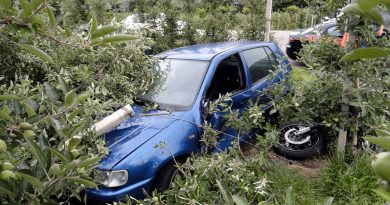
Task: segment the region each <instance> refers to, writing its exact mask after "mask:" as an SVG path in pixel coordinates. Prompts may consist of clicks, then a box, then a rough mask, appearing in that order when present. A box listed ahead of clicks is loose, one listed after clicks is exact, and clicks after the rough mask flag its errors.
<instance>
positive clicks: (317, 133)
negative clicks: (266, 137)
mask: <svg viewBox="0 0 390 205" xmlns="http://www.w3.org/2000/svg"><path fill="white" fill-rule="evenodd" d="M303 126H305V125H302V124H287V125H283V126H281V127H280V128H279V129H278V131H279V142H278V143H277V144H276V145H275V146H274V150H275V151H276V152H277V153H278V154H280V155H282V156H285V157H287V158H289V159H295V160H304V159H308V158H312V157H319V156H321V155H322V154H323V153H324V151H325V148H326V142H325V137H324V135H325V134H324V133H323V130H322V129H321V128H315V130H312V131H310V132H308V133H306V134H302V135H298V136H296V135H295V134H294V131H297V130H299V129H300V128H301V127H303ZM305 127H306V126H305Z"/></svg>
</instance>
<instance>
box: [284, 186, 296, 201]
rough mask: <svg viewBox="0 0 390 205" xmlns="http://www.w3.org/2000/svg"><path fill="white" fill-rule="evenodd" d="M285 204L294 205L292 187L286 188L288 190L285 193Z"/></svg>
mask: <svg viewBox="0 0 390 205" xmlns="http://www.w3.org/2000/svg"><path fill="white" fill-rule="evenodd" d="M286 204H287V205H294V204H295V201H294V193H293V188H292V186H290V187H288V189H287V191H286Z"/></svg>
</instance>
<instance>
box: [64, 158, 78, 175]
mask: <svg viewBox="0 0 390 205" xmlns="http://www.w3.org/2000/svg"><path fill="white" fill-rule="evenodd" d="M79 163H80V160H79V159H76V160H73V161H71V162H69V163H68V164H66V165H65V167H64V169H63V170H62V171H61V174H65V173H68V172H70V171H71V170H72V169H74V168H76V167H77V165H78V164H79ZM61 174H60V175H61Z"/></svg>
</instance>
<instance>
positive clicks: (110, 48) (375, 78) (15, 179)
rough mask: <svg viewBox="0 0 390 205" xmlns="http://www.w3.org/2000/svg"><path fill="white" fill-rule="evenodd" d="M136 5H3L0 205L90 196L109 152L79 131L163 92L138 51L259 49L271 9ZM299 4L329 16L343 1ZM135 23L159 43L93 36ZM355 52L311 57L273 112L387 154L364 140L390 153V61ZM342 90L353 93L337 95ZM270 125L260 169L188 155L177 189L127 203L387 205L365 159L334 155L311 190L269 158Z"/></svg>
mask: <svg viewBox="0 0 390 205" xmlns="http://www.w3.org/2000/svg"><path fill="white" fill-rule="evenodd" d="M130 2H133V1H121V2H119V1H112V2H109V3H107V2H104V1H96V0H89V1H68V0H67V1H55V0H53V1H44V0H32V1H27V0H20V1H11V0H1V1H0V56H1V58H0V66H1V70H0V82H1V86H0V164H1V166H0V203H2V204H58V203H68V204H69V203H71V201H70V200H71V199H72V200H73V198H76V199H78V200H80V201H81V200H82V199H81V198H80V192H81V190H82V189H83V188H86V187H91V188H94V187H96V186H97V185H96V184H95V183H94V181H93V179H92V177H93V174H94V169H95V168H96V166H97V164H98V162H99V160H100V159H101V158H102V157H104V156H105V154H107V153H108V150H107V149H106V148H104V140H103V138H101V137H99V136H96V134H95V133H93V132H91V133H89V132H84V131H85V130H88V128H89V127H90V125H91V124H92V123H93V122H94V121H96V120H97V119H100V118H102V117H103V116H106V115H107V114H108V113H109V112H110V111H112V110H114V109H116V108H118V107H119V106H122V105H124V104H127V103H131V102H132V99H133V98H134V96H135V95H136V94H137V93H140V92H144V91H145V90H147V89H148V88H149V87H150V86H152V85H153V84H154V83H155V79H156V76H157V75H158V73H155V72H154V71H153V70H152V69H149V68H150V67H151V66H152V65H153V63H154V60H153V59H151V58H150V57H148V56H146V55H145V52H144V51H145V50H148V49H149V48H150V47H152V45H154V52H158V51H162V50H166V49H169V48H173V47H177V46H180V45H189V44H195V43H200V42H212V41H224V40H231V39H250V40H255V39H261V38H262V32H263V29H262V28H263V27H262V25H263V21H262V19H263V13H264V1H253V0H244V1H241V4H234V2H233V1H229V0H219V1H206V0H205V1H170V0H164V1H149V0H142V1H141V0H140V1H136V4H135V6H134V7H132V6H130V5H131V4H129V3H130ZM361 2H364V1H361ZM366 2H368V1H366ZM280 3H281V4H280V5H283V2H280ZM296 3H297V6H302V5H309V6H310V7H311V9H315V8H321V9H322V11H321V12H323V13H327V14H330V13H332V12H333V14H335V13H336V10H337V9H338V8H340V7H341V6H342V4H343V1H332V0H330V1H310V2H305V3H303V2H302V1H300V2H296ZM385 5H387V6H388V4H385ZM364 6H366V7H368V9H373V10H370V12H375V11H377V10H375V6H376V5H375V4H374V5H371V4H368V5H363V6H361V7H362V10H361V11H358V14H360V15H361V16H364V17H367V11H368V10H364V8H365V7H364ZM355 7H356V5H355ZM282 8H283V7H282ZM380 9H384V8H382V7H381V8H380ZM114 10H115V12H111V11H114ZM280 10H286V11H287V12H294V11H300V10H301V9H300V8H298V7H289V8H287V9H280ZM107 11H109V12H107ZM129 11H135V12H136V13H138V14H139V15H140V18H141V20H142V21H143V22H147V23H151V27H152V29H151V30H146V31H145V33H142V34H145V35H146V36H148V37H150V38H152V39H154V40H155V42H152V41H151V40H150V39H149V38H146V37H144V36H142V35H139V34H138V35H139V36H138V37H137V38H136V37H134V36H132V35H128V34H123V33H120V31H121V29H118V28H117V27H115V26H113V25H107V26H101V27H100V26H99V27H98V22H100V23H103V24H104V25H105V24H107V23H109V22H110V21H111V20H112V19H114V18H116V19H117V21H119V20H118V19H119V18H123V17H124V16H126V15H119V14H121V13H125V14H126V12H129ZM353 11H354V12H356V10H353ZM355 14H356V13H355ZM329 16H331V15H329ZM368 17H369V20H366V22H365V24H364V25H370V24H371V23H370V22H371V21H372V20H375V21H378V16H374V19H372V17H373V16H370V15H368ZM259 19H260V21H259ZM379 20H381V19H380V18H379ZM382 20H383V19H382ZM181 21H182V22H181ZM178 22H181V24H180V25H179V23H178ZM380 22H381V23H383V22H382V21H380ZM85 23H87V26H86V28H87V29H81V30H84V31H83V32H80V33H79V30H80V28H78V27H79V26H80V25H82V24H85ZM299 27H301V26H299ZM354 31H355V32H356V36H358V40H359V43H360V44H361V45H364V46H365V47H387V46H388V45H389V40H388V39H386V38H382V39H378V38H376V37H375V35H374V34H373V33H374V32H375V31H374V28H372V27H370V26H361V25H360V27H357V28H356V29H354ZM363 34H364V35H363ZM354 46H355V44H354V43H350V45H348V46H347V47H340V46H338V45H337V44H336V43H335V42H334V39H325V40H320V41H319V42H317V43H315V44H311V45H309V46H307V47H306V48H305V49H304V51H303V53H302V60H303V62H304V63H305V64H306V65H307V66H308V70H306V69H303V68H300V69H296V70H295V71H294V75H293V77H292V81H293V84H294V86H295V92H294V93H291V94H289V95H287V96H286V97H285V98H284V99H283V100H282V101H281V102H279V103H277V104H276V109H274V112H276V110H278V111H279V113H280V116H281V119H280V120H281V121H280V123H282V122H283V121H298V122H313V121H316V122H321V123H323V124H325V125H326V126H327V127H329V128H332V129H333V130H335V131H337V130H339V129H340V128H342V129H348V130H350V131H352V132H354V133H358V135H359V136H360V137H363V136H365V135H368V134H370V135H379V136H380V137H385V139H384V141H385V142H387V143H383V142H378V141H376V140H375V139H378V138H374V139H370V138H369V139H370V140H371V141H374V142H375V143H377V144H379V145H381V146H382V147H383V148H385V149H389V148H388V137H389V136H390V134H389V133H388V132H386V131H383V129H388V127H389V126H390V121H389V111H388V109H389V104H390V102H389V96H388V95H389V93H388V89H389V87H390V84H389V82H390V72H389V69H388V68H389V61H388V56H387V55H382V56H381V57H382V58H376V59H364V58H365V57H367V56H368V57H378V56H372V55H371V54H368V53H369V52H370V51H373V50H366V51H363V52H362V53H360V55H359V54H356V53H355V54H354V52H356V50H355V47H354ZM369 49H370V48H369ZM371 49H372V48H371ZM374 51H377V52H376V53H378V52H379V53H382V54H386V53H387V51H386V49H378V48H376V49H375V50H374ZM348 52H350V53H349V54H348V55H347V57H345V54H346V53H348ZM367 52H368V53H367ZM356 55H357V56H358V57H359V59H356ZM354 56H355V57H354ZM346 58H347V59H346ZM350 60H354V61H350ZM355 60H356V61H355ZM345 79H349V80H350V81H352V82H354V83H355V85H356V86H352V87H351V88H349V89H343V87H342V84H343V81H345ZM343 104H344V105H348V106H350V107H351V109H350V110H349V112H347V113H341V112H340V108H341V106H342V105H343ZM226 109H227V110H226V111H228V112H230V113H231V114H230V115H228V116H227V120H228V125H229V126H230V127H233V128H236V129H238V130H239V131H240V132H239V133H240V134H245V133H247V132H249V131H250V130H251V129H253V128H256V127H257V126H258V125H259V124H261V123H265V122H267V120H266V118H265V117H264V116H263V110H262V109H261V107H260V106H258V105H256V104H252V106H251V108H250V109H248V110H247V111H246V112H245V113H244V114H243V115H242V116H241V115H239V114H238V112H237V111H233V110H229V108H228V107H226ZM263 126H264V127H265V128H266V130H268V132H266V133H265V134H264V136H258V139H257V142H256V144H257V145H256V146H257V151H258V153H257V154H256V155H255V156H251V157H248V156H246V155H244V154H243V153H242V151H241V149H240V147H239V145H237V144H236V145H235V147H233V148H232V149H231V150H230V152H229V153H221V154H218V155H217V154H214V155H202V156H196V158H195V156H193V157H191V158H189V159H188V160H187V162H186V163H185V164H183V165H181V166H179V168H180V169H181V171H182V173H183V175H182V177H181V178H178V179H176V181H175V183H174V186H173V188H172V190H168V191H167V192H165V193H157V192H153V193H152V195H151V196H150V197H148V198H146V199H145V200H142V201H137V200H135V199H129V202H128V203H131V202H135V203H143V204H173V203H178V204H221V203H226V204H262V203H273V204H281V203H286V204H330V203H331V202H332V201H333V203H334V204H383V200H382V199H380V198H379V197H376V196H375V195H374V192H372V189H374V188H375V187H376V186H377V182H378V180H379V177H377V176H376V175H375V173H374V172H373V171H372V169H371V167H370V163H369V162H370V156H369V155H368V154H367V153H365V152H364V151H362V152H361V153H359V154H357V155H356V156H353V157H352V156H349V155H347V157H339V156H338V155H337V154H332V157H330V158H329V159H325V160H324V161H325V162H326V163H327V164H326V167H325V168H324V169H323V170H320V171H319V174H318V175H317V176H316V177H314V178H307V177H305V176H302V174H301V173H300V172H299V171H296V170H292V169H291V168H289V167H288V166H286V165H284V164H281V163H280V162H278V161H276V162H272V161H271V160H270V159H269V153H268V150H269V148H270V146H271V145H272V142H274V141H275V138H276V135H277V133H275V131H274V130H275V127H276V126H277V125H271V124H270V123H268V124H265V125H264V124H263ZM204 128H205V133H206V135H205V136H204V138H203V142H204V143H206V144H209V145H211V146H212V145H215V143H216V141H215V139H217V136H218V135H219V134H220V133H218V132H216V131H215V130H214V129H212V127H207V124H206V126H205V127H204ZM375 130H376V132H375ZM378 130H380V131H379V132H380V133H381V134H378ZM386 137H387V138H386ZM361 139H362V140H363V138H361ZM213 140H214V141H213ZM250 143H252V142H250ZM156 149H158V148H156ZM332 152H333V151H332ZM334 153H336V151H334ZM376 171H377V170H376ZM381 173H383V172H378V171H377V174H378V175H379V176H380V177H381V178H383V179H384V180H385V185H384V189H381V190H376V192H377V193H378V194H379V195H380V196H382V198H384V199H385V200H389V199H388V198H386V197H389V194H388V191H386V190H385V189H386V188H388V183H389V182H388V179H386V178H384V177H383V176H382V175H381ZM385 173H386V172H385ZM385 177H386V176H385ZM386 180H387V181H386ZM289 187H291V188H289ZM329 197H333V198H329Z"/></svg>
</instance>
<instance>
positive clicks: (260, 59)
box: [242, 47, 273, 83]
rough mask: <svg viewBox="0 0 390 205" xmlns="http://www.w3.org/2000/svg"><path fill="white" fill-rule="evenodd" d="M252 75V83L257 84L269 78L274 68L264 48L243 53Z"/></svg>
mask: <svg viewBox="0 0 390 205" xmlns="http://www.w3.org/2000/svg"><path fill="white" fill-rule="evenodd" d="M242 53H243V56H244V58H245V61H246V63H247V64H248V68H249V71H250V74H251V78H252V82H253V83H256V82H258V81H260V80H261V79H263V78H265V77H267V76H268V75H269V73H270V71H269V70H272V69H273V68H272V67H273V66H272V64H271V62H270V60H269V59H268V55H267V52H266V51H265V50H264V48H262V47H261V48H254V49H250V50H245V51H243V52H242Z"/></svg>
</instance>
